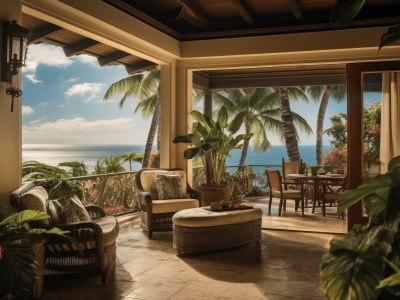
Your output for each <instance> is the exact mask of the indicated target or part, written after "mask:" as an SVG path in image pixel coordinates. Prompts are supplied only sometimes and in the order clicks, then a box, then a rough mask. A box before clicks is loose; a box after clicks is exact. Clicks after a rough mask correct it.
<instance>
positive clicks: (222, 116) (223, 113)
mask: <svg viewBox="0 0 400 300" xmlns="http://www.w3.org/2000/svg"><path fill="white" fill-rule="evenodd" d="M217 124H219V126H221V128H226V126H228V111H227V110H226V107H225V106H222V107H221V108H220V110H219V112H218V118H217Z"/></svg>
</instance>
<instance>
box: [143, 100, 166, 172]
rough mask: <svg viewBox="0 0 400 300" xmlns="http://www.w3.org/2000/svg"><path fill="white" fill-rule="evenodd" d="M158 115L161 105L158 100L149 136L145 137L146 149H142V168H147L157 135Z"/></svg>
mask: <svg viewBox="0 0 400 300" xmlns="http://www.w3.org/2000/svg"><path fill="white" fill-rule="evenodd" d="M160 115H161V103H160V99H157V103H156V107H155V109H154V114H153V118H152V119H151V125H150V130H149V134H148V136H147V141H146V147H145V149H144V155H143V162H142V168H147V167H148V166H149V160H150V153H151V148H152V147H153V143H154V138H155V136H156V133H157V127H158V124H159V120H160Z"/></svg>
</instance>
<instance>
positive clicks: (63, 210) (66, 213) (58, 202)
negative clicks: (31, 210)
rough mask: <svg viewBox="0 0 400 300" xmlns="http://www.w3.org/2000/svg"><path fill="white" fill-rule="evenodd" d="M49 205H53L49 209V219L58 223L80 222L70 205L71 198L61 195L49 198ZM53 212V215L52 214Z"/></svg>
mask: <svg viewBox="0 0 400 300" xmlns="http://www.w3.org/2000/svg"><path fill="white" fill-rule="evenodd" d="M49 202H51V203H49V207H51V206H53V207H54V210H53V209H49V211H50V213H51V214H52V215H51V220H52V221H54V222H55V221H56V220H58V222H59V223H60V224H66V223H76V222H80V220H79V217H78V215H77V214H76V213H75V210H74V208H73V206H72V203H71V200H70V198H68V197H61V198H58V199H53V200H50V201H49ZM54 214H55V215H54Z"/></svg>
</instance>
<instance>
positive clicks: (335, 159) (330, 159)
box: [323, 147, 347, 167]
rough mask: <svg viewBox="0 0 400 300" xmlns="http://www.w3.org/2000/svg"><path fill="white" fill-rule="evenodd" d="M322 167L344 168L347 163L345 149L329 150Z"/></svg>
mask: <svg viewBox="0 0 400 300" xmlns="http://www.w3.org/2000/svg"><path fill="white" fill-rule="evenodd" d="M323 163H324V165H328V166H333V167H345V166H346V163H347V149H337V148H335V147H334V148H331V149H330V150H329V152H328V154H327V155H326V156H325V157H324V160H323Z"/></svg>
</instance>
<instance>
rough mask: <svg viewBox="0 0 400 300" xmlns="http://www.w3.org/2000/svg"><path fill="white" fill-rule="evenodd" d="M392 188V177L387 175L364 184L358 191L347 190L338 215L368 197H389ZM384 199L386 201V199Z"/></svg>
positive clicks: (343, 195) (340, 203)
mask: <svg viewBox="0 0 400 300" xmlns="http://www.w3.org/2000/svg"><path fill="white" fill-rule="evenodd" d="M391 186H392V181H391V179H390V176H389V175H388V174H385V175H378V176H376V177H375V178H373V179H371V180H369V181H367V182H365V183H363V184H362V185H360V186H359V187H357V188H356V189H352V190H346V191H345V192H343V194H342V200H341V201H340V202H339V206H338V213H341V212H344V211H345V210H346V209H348V208H349V207H350V206H352V205H354V204H355V203H357V202H358V201H360V200H361V199H363V198H365V197H366V196H368V195H371V194H375V195H378V196H379V197H385V196H387V194H388V192H389V189H390V187H391ZM383 199H386V197H385V198H383ZM374 213H379V212H374Z"/></svg>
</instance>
